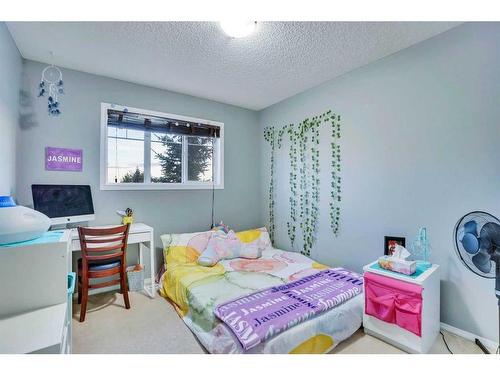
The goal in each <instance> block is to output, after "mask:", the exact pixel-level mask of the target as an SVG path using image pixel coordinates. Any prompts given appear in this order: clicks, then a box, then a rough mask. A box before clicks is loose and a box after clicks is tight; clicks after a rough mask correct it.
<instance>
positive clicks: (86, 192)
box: [31, 185, 95, 226]
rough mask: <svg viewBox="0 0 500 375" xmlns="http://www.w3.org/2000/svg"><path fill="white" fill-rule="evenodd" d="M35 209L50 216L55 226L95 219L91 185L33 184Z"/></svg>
mask: <svg viewBox="0 0 500 375" xmlns="http://www.w3.org/2000/svg"><path fill="white" fill-rule="evenodd" d="M31 192H32V194H33V206H34V209H35V210H37V211H40V212H42V213H44V214H45V215H47V216H48V217H49V218H50V221H51V223H52V225H53V226H61V225H62V226H64V225H66V224H73V223H81V222H84V221H91V220H94V219H95V216H94V205H93V203H92V193H91V191H90V186H89V185H31Z"/></svg>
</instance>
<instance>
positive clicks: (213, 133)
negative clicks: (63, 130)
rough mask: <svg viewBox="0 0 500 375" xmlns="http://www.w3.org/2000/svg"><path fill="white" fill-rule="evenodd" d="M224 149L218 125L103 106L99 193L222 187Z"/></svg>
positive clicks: (189, 118) (182, 117)
mask: <svg viewBox="0 0 500 375" xmlns="http://www.w3.org/2000/svg"><path fill="white" fill-rule="evenodd" d="M223 145H224V124H223V123H220V122H215V121H209V120H202V119H198V118H192V117H186V116H180V115H172V114H168V113H161V112H154V111H148V110H143V109H138V108H130V107H124V106H119V105H114V104H107V103H103V104H102V105H101V189H102V190H147V189H211V188H213V187H215V188H216V189H222V188H224V183H223V166H224V163H223V161H224V158H223V156H224V153H223Z"/></svg>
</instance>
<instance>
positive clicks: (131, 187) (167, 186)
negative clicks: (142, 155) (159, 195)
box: [101, 183, 224, 191]
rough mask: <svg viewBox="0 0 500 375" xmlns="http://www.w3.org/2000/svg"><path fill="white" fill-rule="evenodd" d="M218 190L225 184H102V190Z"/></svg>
mask: <svg viewBox="0 0 500 375" xmlns="http://www.w3.org/2000/svg"><path fill="white" fill-rule="evenodd" d="M212 188H214V189H216V190H222V189H224V184H217V185H215V187H214V186H213V185H211V184H196V183H195V184H140V183H129V184H101V190H115V191H116V190H212Z"/></svg>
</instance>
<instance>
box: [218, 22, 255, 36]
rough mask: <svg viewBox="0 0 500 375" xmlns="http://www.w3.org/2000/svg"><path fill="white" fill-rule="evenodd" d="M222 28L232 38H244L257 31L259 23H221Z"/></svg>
mask: <svg viewBox="0 0 500 375" xmlns="http://www.w3.org/2000/svg"><path fill="white" fill-rule="evenodd" d="M219 23H220V27H221V28H222V30H224V32H225V33H226V34H227V35H229V36H230V37H231V38H244V37H246V36H248V35H250V34H251V33H253V32H254V31H255V29H256V28H257V21H221V22H219Z"/></svg>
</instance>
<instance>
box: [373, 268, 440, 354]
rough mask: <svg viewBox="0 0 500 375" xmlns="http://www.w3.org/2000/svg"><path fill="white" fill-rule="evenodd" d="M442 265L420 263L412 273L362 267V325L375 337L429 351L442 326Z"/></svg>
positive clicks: (408, 349)
mask: <svg viewBox="0 0 500 375" xmlns="http://www.w3.org/2000/svg"><path fill="white" fill-rule="evenodd" d="M438 269H439V266H438V265H437V264H433V265H432V266H431V267H429V268H425V269H424V268H421V267H419V266H417V272H415V274H413V275H410V276H408V275H404V274H401V273H397V272H392V271H388V270H385V269H383V268H380V266H378V263H377V262H373V263H370V264H368V265H366V266H364V267H363V271H364V286H363V288H364V297H365V305H364V312H363V326H364V330H365V332H366V333H367V334H369V335H372V336H375V337H377V338H379V339H381V340H384V341H386V342H388V343H389V344H392V345H394V346H397V347H398V348H400V349H402V350H404V351H406V352H409V353H427V352H428V351H429V350H430V348H431V347H432V345H433V344H434V341H435V340H436V338H437V336H438V335H439V328H440V315H439V305H440V284H439V272H438Z"/></svg>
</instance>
